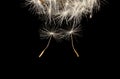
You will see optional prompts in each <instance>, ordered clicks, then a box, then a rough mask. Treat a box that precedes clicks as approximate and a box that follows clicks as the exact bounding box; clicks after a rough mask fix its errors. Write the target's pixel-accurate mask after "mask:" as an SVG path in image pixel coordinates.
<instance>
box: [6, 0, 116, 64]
mask: <svg viewBox="0 0 120 79" xmlns="http://www.w3.org/2000/svg"><path fill="white" fill-rule="evenodd" d="M23 5H24V0H15V1H14V2H13V3H12V4H10V7H9V6H8V7H7V9H9V10H10V11H9V14H7V15H8V17H7V18H6V20H7V21H8V22H7V23H6V24H8V25H7V26H8V28H10V29H11V33H8V34H9V35H10V36H8V37H7V38H8V39H9V43H10V44H9V45H8V47H11V48H10V50H12V52H14V53H11V54H12V56H13V57H11V58H13V60H15V59H18V61H17V62H16V63H23V62H25V63H30V64H58V65H67V64H75V65H93V64H94V65H95V66H96V65H106V64H108V63H112V61H113V59H114V58H115V57H114V53H116V49H115V46H116V43H117V42H116V41H117V38H116V36H117V30H116V27H117V26H118V25H117V23H118V22H117V21H118V20H117V18H118V15H117V13H118V12H117V11H118V9H117V8H116V7H117V4H116V2H114V1H113V0H106V2H105V3H102V5H101V8H100V10H99V11H98V12H96V13H95V14H94V15H93V18H92V19H86V18H85V19H84V20H85V21H83V23H82V25H83V28H82V30H83V31H82V36H81V37H79V38H77V39H76V40H77V41H75V47H76V49H77V51H78V52H79V55H80V58H77V57H76V55H75V54H74V52H73V50H72V48H71V44H70V41H65V40H63V41H61V42H56V41H55V40H54V39H52V41H51V44H50V46H49V48H48V49H47V50H46V52H45V53H44V55H43V56H42V58H38V55H39V54H40V51H42V50H43V48H44V47H45V46H46V44H47V40H40V38H39V28H40V25H41V24H42V23H43V22H42V21H40V20H41V19H42V18H40V19H38V16H36V15H33V14H31V13H30V12H29V11H28V7H24V6H23ZM11 6H12V7H11ZM9 22H10V24H11V25H10V27H9ZM11 61H12V60H11ZM113 62H114V61H113Z"/></svg>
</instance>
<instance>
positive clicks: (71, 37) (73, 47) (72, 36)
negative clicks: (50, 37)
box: [71, 34, 79, 57]
mask: <svg viewBox="0 0 120 79" xmlns="http://www.w3.org/2000/svg"><path fill="white" fill-rule="evenodd" d="M71 43H72V48H73V50H74V52H75V54H76V55H77V57H79V54H78V52H77V51H76V49H75V47H74V43H73V36H72V34H71Z"/></svg>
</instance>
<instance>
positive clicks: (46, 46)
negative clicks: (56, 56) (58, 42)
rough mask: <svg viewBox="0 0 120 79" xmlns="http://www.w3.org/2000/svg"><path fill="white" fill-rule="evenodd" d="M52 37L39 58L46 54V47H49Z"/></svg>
mask: <svg viewBox="0 0 120 79" xmlns="http://www.w3.org/2000/svg"><path fill="white" fill-rule="evenodd" d="M51 38H52V36H51V37H50V38H49V41H48V44H47V46H46V47H45V49H44V50H43V51H42V52H41V54H40V55H39V58H40V57H41V56H42V55H43V54H44V52H45V51H46V49H47V48H48V47H49V45H50V42H51Z"/></svg>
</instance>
